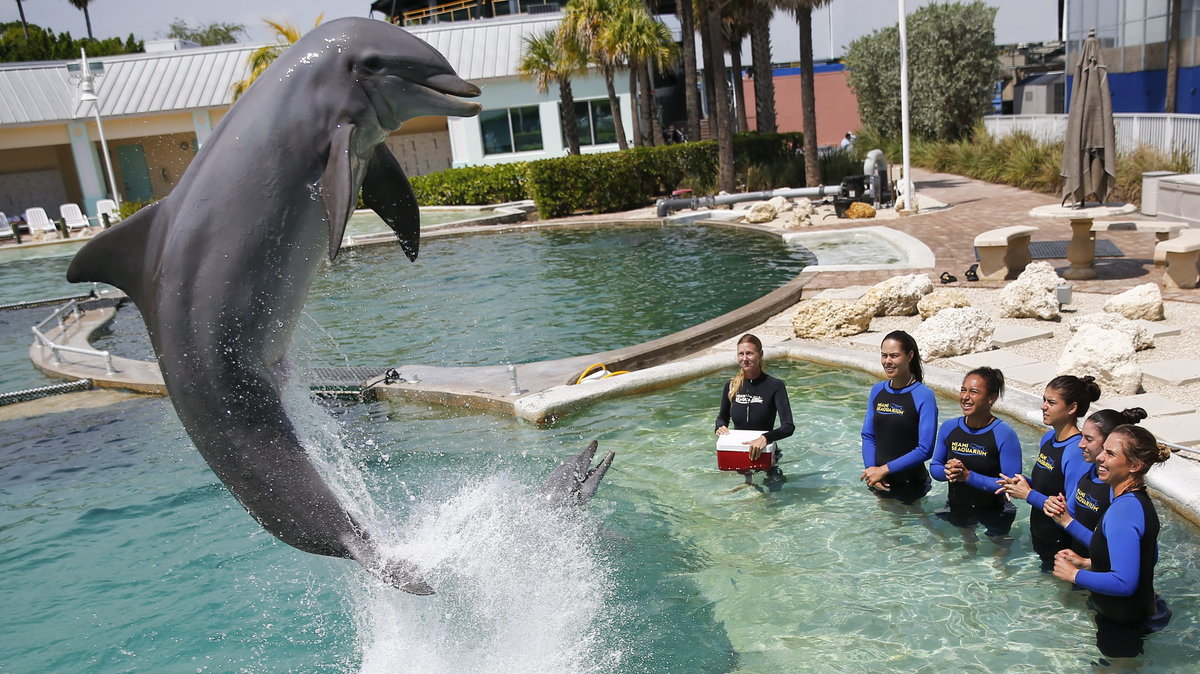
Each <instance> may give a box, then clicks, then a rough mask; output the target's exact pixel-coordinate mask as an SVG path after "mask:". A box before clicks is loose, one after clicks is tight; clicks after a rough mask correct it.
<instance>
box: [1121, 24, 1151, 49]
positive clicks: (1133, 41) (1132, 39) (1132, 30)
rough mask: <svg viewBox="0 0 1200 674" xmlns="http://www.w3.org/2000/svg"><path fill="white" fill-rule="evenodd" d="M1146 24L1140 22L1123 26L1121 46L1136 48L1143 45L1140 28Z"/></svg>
mask: <svg viewBox="0 0 1200 674" xmlns="http://www.w3.org/2000/svg"><path fill="white" fill-rule="evenodd" d="M1145 25H1146V24H1145V23H1144V22H1142V21H1132V22H1130V23H1127V24H1125V38H1124V42H1123V43H1122V46H1125V47H1136V46H1137V45H1140V44H1143V42H1142V27H1143V26H1145Z"/></svg>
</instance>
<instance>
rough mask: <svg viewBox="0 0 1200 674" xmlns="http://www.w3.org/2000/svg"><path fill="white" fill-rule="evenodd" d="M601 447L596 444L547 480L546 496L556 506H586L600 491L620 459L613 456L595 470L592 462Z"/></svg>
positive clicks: (589, 446) (603, 460)
mask: <svg viewBox="0 0 1200 674" xmlns="http://www.w3.org/2000/svg"><path fill="white" fill-rule="evenodd" d="M598 444H599V443H597V442H596V441H595V440H592V443H591V444H590V445H588V447H587V449H585V450H583V451H582V452H580V453H579V454H576V455H575V456H572V457H570V458H568V459H567V460H565V461H563V462H562V463H560V464H558V466H557V467H555V469H554V470H553V471H551V472H550V477H549V478H547V479H546V484H545V485H544V486H543V487H542V496H544V497H545V498H546V499H547V500H549V501H551V502H552V503H554V504H555V505H562V506H576V505H583V504H584V503H586V502H587V501H588V499H590V498H592V496H594V495H595V494H596V490H597V489H598V488H599V487H600V480H601V479H603V477H604V474H605V473H607V472H608V469H609V467H610V466H612V462H613V458H615V457H616V452H609V453H608V454H605V455H604V458H603V459H601V460H600V463H598V464H596V467H595V468H592V459H593V458H594V457H595V456H596V447H597V446H598Z"/></svg>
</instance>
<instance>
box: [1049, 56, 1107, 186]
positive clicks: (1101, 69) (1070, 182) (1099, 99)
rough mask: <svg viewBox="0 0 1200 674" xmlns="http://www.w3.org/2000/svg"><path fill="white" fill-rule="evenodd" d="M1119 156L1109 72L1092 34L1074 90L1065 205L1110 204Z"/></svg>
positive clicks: (1066, 157)
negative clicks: (1093, 198)
mask: <svg viewBox="0 0 1200 674" xmlns="http://www.w3.org/2000/svg"><path fill="white" fill-rule="evenodd" d="M1116 155H1117V143H1116V130H1115V128H1114V126H1113V113H1112V95H1111V94H1110V93H1109V91H1108V68H1107V67H1106V66H1105V65H1104V63H1103V62H1102V61H1101V60H1100V41H1099V40H1097V39H1096V35H1095V33H1092V34H1091V35H1089V36H1088V38H1087V39H1086V40H1084V42H1083V53H1081V54H1080V55H1079V63H1078V64H1076V66H1075V81H1074V83H1073V84H1072V88H1071V109H1070V111H1069V113H1068V115H1067V137H1066V142H1065V143H1063V159H1062V171H1061V173H1062V176H1063V180H1064V182H1063V204H1064V205H1065V204H1067V203H1068V202H1069V203H1071V204H1072V205H1075V206H1080V207H1082V206H1083V205H1084V202H1085V201H1086V199H1087V197H1089V196H1093V197H1095V199H1096V200H1097V201H1098V202H1100V203H1101V204H1103V203H1104V202H1105V201H1107V200H1108V191H1109V189H1110V188H1111V187H1112V185H1113V184H1114V183H1115V182H1116V179H1117V156H1116Z"/></svg>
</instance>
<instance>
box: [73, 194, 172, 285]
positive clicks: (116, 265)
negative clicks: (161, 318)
mask: <svg viewBox="0 0 1200 674" xmlns="http://www.w3.org/2000/svg"><path fill="white" fill-rule="evenodd" d="M157 213H158V204H151V205H150V206H147V207H146V208H143V209H141V210H140V211H138V212H136V213H134V214H133V215H131V216H129V217H128V218H125V219H124V220H122V221H121V222H120V223H118V224H117V225H115V226H114V227H112V228H111V229H106V230H104V231H102V232H100V233H99V234H97V235H96V236H95V237H94V238H93V239H92V240H91V241H88V242H87V243H86V244H84V246H83V248H81V249H79V252H78V253H76V254H75V257H74V259H72V260H71V264H70V266H68V267H67V280H68V281H70V282H71V283H82V282H88V281H95V282H99V283H107V284H109V285H111V286H116V287H117V288H120V289H121V290H124V291H125V293H126V294H127V295H129V296H130V297H131V298H133V301H134V302H135V303H138V304H139V305H140V302H138V300H139V298H140V295H141V293H140V288H141V284H142V278H143V276H144V274H145V273H146V270H147V269H152V268H153V267H154V266H155V265H154V261H153V260H147V259H146V258H147V257H148V255H147V246H148V244H149V243H150V242H151V241H154V240H155V237H154V236H153V234H154V230H155V226H154V225H155V223H156V222H157V220H156V218H155V216H156V215H157Z"/></svg>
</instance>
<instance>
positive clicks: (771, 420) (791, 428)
mask: <svg viewBox="0 0 1200 674" xmlns="http://www.w3.org/2000/svg"><path fill="white" fill-rule="evenodd" d="M737 362H738V366H739V369H738V373H737V374H736V375H734V376H733V379H730V380H729V381H728V382H726V383H725V388H724V389H723V390H722V391H721V411H720V412H718V413H717V421H716V433H717V435H725V434H727V433H729V425H730V424H733V427H734V428H735V429H738V430H751V431H762V435H760V436H758V437H757V438H754V439H753V440H752V441H750V459H751V460H752V461H753V460H756V459H758V457H759V456H761V455H762V452H763V450H764V449H766V447H767V445H769V444H771V443H772V442H776V441H778V440H782V439H784V438H786V437H789V436H791V434H792V433H794V432H795V430H796V426H795V424H793V423H792V406H791V403H790V402H788V394H787V386H786V385H785V384H784V383H783V382H782V381H780V380H779V379H776V378H775V377H772V376H771V375H769V374H767V373H766V372H763V346H762V341H761V340H759V338H758V337H755V336H754V335H752V334H749V333H747V334H745V335H742V338H741V339H739V340H738V343H737ZM776 419H778V425H776ZM775 451H776V455H775V461H776V463H778V461H779V450H775Z"/></svg>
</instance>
